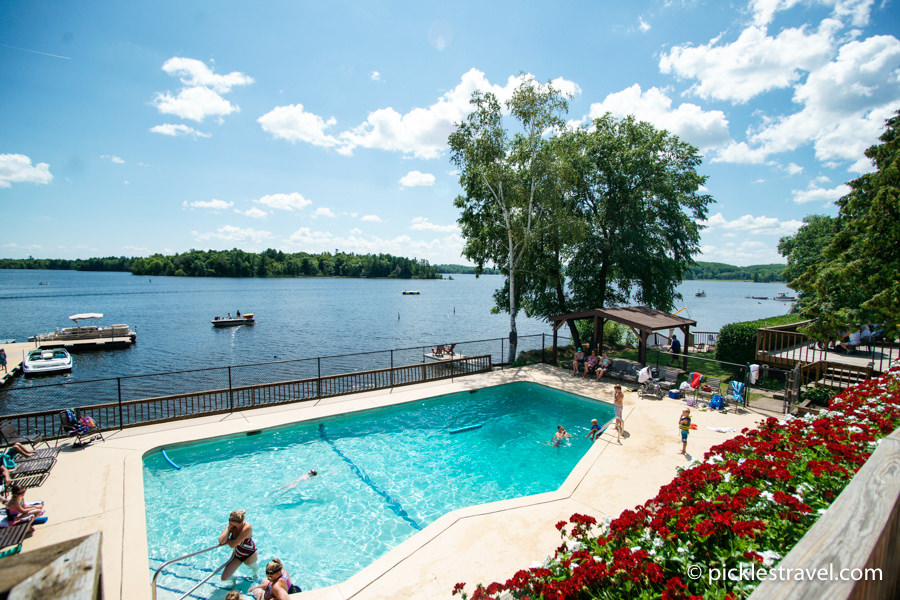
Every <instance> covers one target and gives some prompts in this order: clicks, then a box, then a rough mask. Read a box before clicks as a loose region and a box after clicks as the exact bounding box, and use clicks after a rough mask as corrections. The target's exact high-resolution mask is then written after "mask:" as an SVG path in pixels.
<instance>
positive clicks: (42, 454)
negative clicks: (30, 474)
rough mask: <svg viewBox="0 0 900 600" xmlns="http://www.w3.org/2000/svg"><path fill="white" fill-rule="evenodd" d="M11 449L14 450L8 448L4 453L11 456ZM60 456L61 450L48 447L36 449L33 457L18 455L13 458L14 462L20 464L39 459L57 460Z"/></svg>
mask: <svg viewBox="0 0 900 600" xmlns="http://www.w3.org/2000/svg"><path fill="white" fill-rule="evenodd" d="M11 449H12V446H10V447H9V448H6V449H5V450H4V451H3V453H4V454H9V452H10V450H11ZM58 455H59V448H52V447H50V446H48V447H46V448H35V449H34V454H32V455H31V456H23V455H21V454H16V455H15V456H14V457H13V460H14V461H16V462H20V461H22V460H34V459H38V458H56V457H57V456H58Z"/></svg>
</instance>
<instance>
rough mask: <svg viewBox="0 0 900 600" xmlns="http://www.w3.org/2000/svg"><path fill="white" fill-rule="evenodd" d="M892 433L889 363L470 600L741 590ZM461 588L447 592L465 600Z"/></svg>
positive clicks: (897, 404) (898, 407)
mask: <svg viewBox="0 0 900 600" xmlns="http://www.w3.org/2000/svg"><path fill="white" fill-rule="evenodd" d="M898 426H900V367H897V366H895V367H893V368H892V369H891V371H890V372H889V373H886V374H885V375H883V376H881V377H879V378H877V379H872V380H869V381H866V382H863V383H861V384H859V385H858V386H855V387H853V388H850V389H848V390H846V391H844V392H842V393H841V394H840V395H838V396H836V397H834V398H832V399H831V401H830V403H829V409H828V411H827V412H825V413H822V414H819V415H808V416H807V417H804V418H802V419H800V418H791V417H787V418H786V419H784V420H779V419H776V418H774V417H770V418H769V419H767V420H766V421H765V422H763V423H762V424H761V425H760V426H759V427H758V428H757V429H753V430H747V429H745V430H743V431H742V432H741V435H739V436H737V437H735V438H732V439H730V440H728V441H727V442H725V443H723V444H720V445H718V446H716V447H714V448H712V449H711V450H710V451H709V452H707V453H706V454H705V455H704V460H703V462H700V463H698V464H695V465H693V466H690V467H689V468H687V469H683V470H681V471H680V472H679V475H678V476H677V477H676V478H675V480H674V481H672V483H670V484H668V485H665V486H663V487H662V488H660V490H659V493H658V494H657V496H656V497H655V498H653V499H651V500H649V501H648V502H646V503H645V504H644V505H642V506H638V507H636V508H635V509H634V510H626V511H624V512H623V513H622V514H621V515H620V516H619V517H618V518H617V519H614V520H612V521H610V522H602V523H600V522H598V521H597V520H596V519H594V518H593V517H590V516H586V515H579V514H575V515H572V517H571V519H570V520H569V521H568V522H566V521H560V522H559V523H557V525H556V527H557V529H558V530H559V531H560V532H561V534H562V538H563V543H562V545H561V546H560V547H559V548H558V549H557V550H556V553H555V554H554V555H553V556H552V557H550V558H549V559H548V560H547V561H546V562H545V563H544V564H543V565H542V566H540V567H533V568H530V569H525V570H521V571H519V572H517V573H516V574H515V575H513V577H512V578H511V579H509V580H507V581H506V582H505V583H492V584H490V585H488V586H487V587H483V586H481V585H478V586H477V587H476V589H475V590H474V591H473V592H472V595H471V599H472V600H486V599H488V598H498V597H500V596H501V595H503V597H510V596H511V597H512V598H519V599H532V600H537V599H554V600H555V599H564V598H572V599H576V598H577V599H581V598H584V599H588V598H659V597H662V598H666V599H676V598H739V597H743V596H746V595H749V594H750V593H751V592H752V591H753V589H754V588H755V587H756V585H757V584H758V583H759V580H760V579H762V578H764V577H765V571H762V572H761V573H760V569H765V568H768V567H771V566H773V565H774V564H775V563H777V562H778V561H779V560H780V559H781V558H782V557H783V556H784V555H786V554H787V553H788V551H789V550H790V549H791V548H792V547H793V546H794V545H795V544H796V543H797V542H798V541H799V540H800V538H801V537H803V535H804V533H805V532H806V531H807V530H808V529H809V528H810V527H811V526H812V524H813V523H814V522H815V521H816V519H818V517H819V515H821V514H822V513H824V512H825V511H826V510H827V509H828V506H829V505H830V504H831V503H832V501H833V500H834V499H835V498H836V497H837V496H838V494H840V492H841V490H843V489H844V487H845V486H846V485H847V483H848V482H849V481H850V480H851V479H852V478H853V476H854V474H855V473H856V472H857V471H858V470H859V469H860V467H861V466H862V465H863V464H864V463H865V462H866V460H867V459H868V458H869V456H870V455H871V454H872V452H873V451H874V449H875V447H876V446H877V444H878V441H879V440H880V439H881V438H882V437H884V436H886V435H889V434H890V433H891V432H892V431H894V430H895V429H896V428H897V427H898ZM757 573H760V574H759V575H754V574H757ZM464 587H465V584H463V583H459V584H457V585H456V586H455V587H454V590H453V593H454V594H461V596H462V598H464V599H466V598H469V597H470V596H469V595H468V594H467V593H466V592H465V591H464ZM507 594H508V596H507Z"/></svg>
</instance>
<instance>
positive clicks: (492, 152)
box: [449, 77, 568, 362]
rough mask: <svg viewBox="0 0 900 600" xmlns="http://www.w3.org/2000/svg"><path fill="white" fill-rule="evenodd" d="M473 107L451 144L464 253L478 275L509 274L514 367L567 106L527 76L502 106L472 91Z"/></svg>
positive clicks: (548, 88)
mask: <svg viewBox="0 0 900 600" xmlns="http://www.w3.org/2000/svg"><path fill="white" fill-rule="evenodd" d="M471 104H472V108H473V110H472V112H471V113H469V115H468V116H467V117H466V118H465V119H464V120H463V121H462V122H461V123H459V124H458V125H457V126H456V128H455V130H454V131H453V133H452V134H451V135H450V139H449V144H450V149H451V160H452V162H453V164H454V165H455V166H456V167H457V169H458V171H459V183H460V186H461V187H462V189H463V194H461V195H460V196H457V198H456V200H454V205H455V206H456V207H457V208H459V209H461V211H462V212H461V215H460V217H459V220H458V222H459V225H460V227H461V229H462V234H463V237H464V238H465V240H466V242H465V246H464V247H463V254H464V255H465V256H466V257H467V258H469V259H470V260H472V261H473V262H475V264H476V269H477V270H476V272H480V269H482V268H483V267H484V266H485V264H491V263H492V264H494V265H496V266H497V267H498V268H499V269H500V271H501V272H502V273H503V274H504V275H505V276H506V286H505V287H506V288H507V290H508V293H507V294H506V295H507V297H508V305H507V306H503V307H500V306H498V308H501V309H503V310H506V311H508V312H509V329H510V330H509V362H512V361H514V360H515V358H516V349H517V347H518V332H517V330H516V316H517V315H518V313H519V298H520V293H519V290H518V287H517V286H518V284H519V281H520V277H521V276H520V273H519V272H518V267H519V265H520V264H521V262H522V261H523V259H524V257H525V255H526V253H527V252H528V250H529V248H530V247H531V246H532V245H533V244H534V243H535V239H536V236H537V235H538V234H539V232H540V231H541V230H543V227H544V226H545V225H546V223H547V220H550V219H552V218H553V210H552V204H553V202H554V198H555V196H554V195H552V194H543V193H542V192H543V189H544V188H545V187H549V183H548V176H549V173H550V172H551V163H552V160H553V157H552V152H550V151H549V150H548V137H549V136H552V135H554V133H555V132H556V131H558V130H560V129H561V128H562V127H563V126H564V121H563V116H564V115H565V113H566V111H567V110H568V101H567V98H566V97H565V96H564V95H563V94H562V93H561V92H560V91H558V90H556V89H554V88H553V86H552V85H550V84H549V83H548V84H544V85H542V84H539V83H537V82H536V81H535V80H534V79H533V78H531V77H528V78H525V79H523V81H522V82H521V83H520V84H519V86H518V87H517V88H516V90H515V91H514V92H513V94H512V96H511V97H510V98H509V100H507V101H506V102H504V103H503V106H501V103H500V101H499V100H498V99H497V97H496V96H495V95H494V94H493V93H491V92H482V91H476V92H474V93H473V94H472V98H471ZM504 107H505V109H506V110H505V111H504V110H503V108H504ZM507 115H508V116H507ZM507 122H509V123H510V125H511V126H512V127H511V128H510V129H507V125H506V123H507ZM501 297H502V296H501Z"/></svg>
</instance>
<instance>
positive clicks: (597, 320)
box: [591, 315, 600, 351]
mask: <svg viewBox="0 0 900 600" xmlns="http://www.w3.org/2000/svg"><path fill="white" fill-rule="evenodd" d="M599 323H600V317H599V316H598V315H594V334H593V335H592V336H591V344H592V345H593V347H594V350H595V351H596V350H597V328H598V327H599Z"/></svg>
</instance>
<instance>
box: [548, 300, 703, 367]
mask: <svg viewBox="0 0 900 600" xmlns="http://www.w3.org/2000/svg"><path fill="white" fill-rule="evenodd" d="M581 319H594V337H593V339H592V345H593V347H594V348H602V347H603V324H604V323H606V321H615V322H616V323H621V324H623V325H625V326H627V327H629V328H631V330H632V331H633V332H634V334H635V335H636V336H637V338H638V339H639V340H640V346H639V347H638V361H639V362H640V363H641V364H644V363H646V362H647V339H648V338H649V337H650V336H651V335H652V334H653V333H655V332H657V331H661V330H668V329H680V330H681V332H682V333H683V334H684V344H683V345H682V352H683V353H684V354H683V356H682V368H685V367H686V366H687V354H686V353H687V341H688V339H689V337H690V329H691V325H693V326H694V327H696V326H697V322H696V321H692V320H691V319H685V318H684V317H679V316H676V315H673V314H671V313H667V312H665V311H662V310H657V309H655V308H650V307H649V306H626V307H622V308H594V309H591V310H584V311H581V312H577V313H569V314H566V315H556V316H553V317H550V322H551V323H553V360H554V362H555V361H556V339H557V332H558V331H559V328H560V327H562V326H563V325H565V324H566V323H568V322H570V321H578V320H581ZM598 343H599V345H598Z"/></svg>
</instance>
